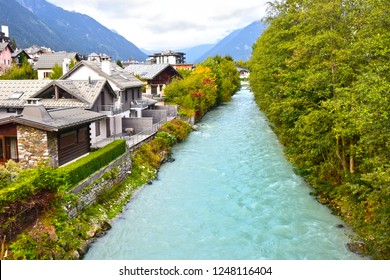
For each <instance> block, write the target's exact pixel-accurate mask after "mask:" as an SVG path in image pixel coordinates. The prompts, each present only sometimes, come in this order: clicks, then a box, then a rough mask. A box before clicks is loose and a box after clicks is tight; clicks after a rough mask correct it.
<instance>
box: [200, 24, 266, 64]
mask: <svg viewBox="0 0 390 280" xmlns="http://www.w3.org/2000/svg"><path fill="white" fill-rule="evenodd" d="M265 29H266V25H265V24H263V23H261V22H260V21H255V22H253V23H251V24H249V25H248V26H246V27H244V28H242V29H237V30H234V31H233V32H232V33H230V34H229V35H228V36H226V37H225V38H223V39H222V40H221V41H219V42H218V43H217V44H215V46H214V47H213V48H212V49H210V50H209V51H207V52H206V53H204V54H203V55H201V56H199V57H198V58H197V59H195V62H201V61H203V60H205V59H206V58H207V57H209V56H216V55H220V56H225V55H230V56H231V57H232V58H233V59H234V60H235V61H239V60H243V61H247V60H249V58H250V56H251V53H252V45H253V44H254V43H255V42H256V40H257V38H258V37H259V36H260V35H261V33H262V32H263V31H264V30H265Z"/></svg>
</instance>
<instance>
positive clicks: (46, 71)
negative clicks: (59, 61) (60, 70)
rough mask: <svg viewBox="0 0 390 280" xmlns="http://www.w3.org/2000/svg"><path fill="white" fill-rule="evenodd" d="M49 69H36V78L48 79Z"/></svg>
mask: <svg viewBox="0 0 390 280" xmlns="http://www.w3.org/2000/svg"><path fill="white" fill-rule="evenodd" d="M51 72H52V71H51V69H40V70H38V80H47V79H50V74H51Z"/></svg>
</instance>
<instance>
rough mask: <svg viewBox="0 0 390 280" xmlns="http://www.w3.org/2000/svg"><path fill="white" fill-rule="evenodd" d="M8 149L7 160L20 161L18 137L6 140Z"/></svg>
mask: <svg viewBox="0 0 390 280" xmlns="http://www.w3.org/2000/svg"><path fill="white" fill-rule="evenodd" d="M5 143H6V149H7V158H8V159H13V160H14V161H17V160H18V142H17V140H16V137H7V138H5Z"/></svg>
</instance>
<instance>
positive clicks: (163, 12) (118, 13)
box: [48, 0, 267, 50]
mask: <svg viewBox="0 0 390 280" xmlns="http://www.w3.org/2000/svg"><path fill="white" fill-rule="evenodd" d="M48 1H49V2H51V3H53V4H55V5H57V6H59V7H62V8H64V9H66V10H70V11H76V12H79V13H82V14H87V15H89V16H91V17H93V18H94V19H96V20H97V21H98V22H100V23H101V24H103V25H104V26H106V27H107V28H109V29H114V30H115V31H117V32H118V33H119V34H120V35H122V36H124V37H125V38H126V39H127V40H129V41H131V42H132V43H134V44H135V45H137V46H138V47H140V48H145V49H149V50H165V49H173V50H177V49H181V48H185V47H192V46H195V45H200V44H209V43H216V42H217V41H218V40H220V39H222V38H223V37H224V36H226V35H227V34H229V33H230V32H231V31H233V30H235V29H238V28H242V27H245V26H247V25H249V24H250V23H252V22H253V21H255V20H260V19H261V18H262V17H264V16H265V10H266V7H265V3H266V2H267V0H245V1H237V0H236V1H232V0H228V1H227V0H225V1H220V0H217V1H216V0H214V1H212V0H191V1H188V0H85V1H79V0H67V1H63V0H48Z"/></svg>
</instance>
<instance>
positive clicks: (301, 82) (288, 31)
mask: <svg viewBox="0 0 390 280" xmlns="http://www.w3.org/2000/svg"><path fill="white" fill-rule="evenodd" d="M389 14H390V6H389V5H388V1H387V0H379V1H375V0H367V1H365V0H354V1H344V0H336V1H334V0H314V1H313V0H285V1H274V2H272V3H270V6H269V18H268V22H269V27H268V29H267V30H266V31H265V32H264V33H263V34H262V36H261V37H260V38H259V39H258V40H257V42H256V43H255V45H254V47H253V53H252V58H251V60H250V61H249V67H250V70H251V76H250V84H251V88H252V90H253V92H254V94H255V98H256V101H257V103H258V105H259V107H260V108H261V109H262V110H263V111H264V112H265V113H266V115H267V116H268V118H269V119H270V121H271V122H272V123H273V125H274V127H275V132H276V133H277V134H278V137H279V139H280V140H281V142H282V143H283V144H284V145H285V146H286V149H285V152H286V155H287V156H288V157H289V159H290V160H291V161H292V162H293V163H294V164H295V165H296V167H297V170H299V172H300V174H302V175H304V176H305V177H306V179H307V181H308V182H309V183H311V184H312V185H313V186H315V187H316V189H317V191H318V193H321V194H323V195H325V196H326V197H328V199H330V201H331V202H332V204H333V205H335V207H337V208H336V209H338V211H339V212H340V213H341V214H342V215H343V216H344V217H345V218H346V219H347V221H348V222H349V223H350V224H351V226H352V227H353V228H354V229H355V231H356V232H357V233H358V234H359V235H360V236H361V238H362V239H363V240H364V241H365V242H366V244H367V247H368V250H369V251H370V253H372V254H373V255H374V257H375V258H390V238H389V236H388V232H389V231H390V229H389V225H390V223H389V219H390V209H389V207H390V206H389V205H390V195H389V193H390V184H389V182H390V172H389V162H390V152H389V151H390V149H389V141H388V139H390V122H389V117H388V113H389V112H390V106H389V102H388V93H389V92H390V91H389V90H390V75H389V73H390V71H389V67H390V66H389V61H390V49H389V47H388V46H389V45H390V32H388V31H389V26H390V17H389V16H388V15H389Z"/></svg>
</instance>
